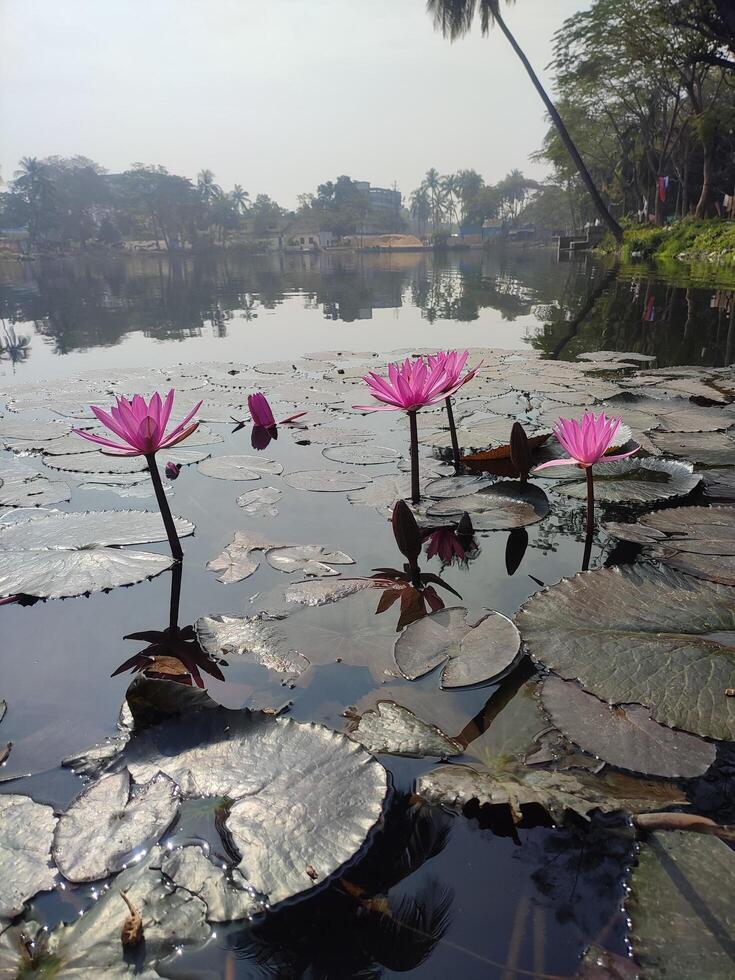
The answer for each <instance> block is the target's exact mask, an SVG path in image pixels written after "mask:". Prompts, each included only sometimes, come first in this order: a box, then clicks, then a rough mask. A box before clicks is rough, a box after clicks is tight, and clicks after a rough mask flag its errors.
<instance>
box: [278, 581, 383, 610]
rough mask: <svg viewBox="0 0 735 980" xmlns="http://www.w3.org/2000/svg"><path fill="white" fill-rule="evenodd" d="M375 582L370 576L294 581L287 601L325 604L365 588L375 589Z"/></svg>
mask: <svg viewBox="0 0 735 980" xmlns="http://www.w3.org/2000/svg"><path fill="white" fill-rule="evenodd" d="M375 584H376V583H375V582H374V581H373V580H372V579H369V578H346V579H340V580H339V581H338V582H324V581H318V580H317V581H312V582H294V584H293V585H289V587H288V588H287V589H286V593H285V594H286V602H298V603H300V604H301V605H303V606H324V605H326V604H327V603H329V602H338V601H339V600H340V599H346V598H347V597H348V596H351V595H355V593H357V592H362V591H363V589H373V588H375Z"/></svg>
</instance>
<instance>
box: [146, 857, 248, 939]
mask: <svg viewBox="0 0 735 980" xmlns="http://www.w3.org/2000/svg"><path fill="white" fill-rule="evenodd" d="M161 870H162V871H163V873H164V874H165V875H166V876H167V877H168V878H170V879H171V880H172V881H173V882H174V883H175V884H176V885H178V887H179V888H185V889H186V890H187V891H188V892H191V893H192V894H193V895H196V896H197V897H198V898H200V899H201V900H202V901H203V902H204V904H205V905H206V906H207V921H208V922H234V921H237V920H238V919H246V918H250V917H251V916H253V915H256V914H257V913H258V912H262V911H263V903H262V901H260V900H259V899H258V896H257V894H255V893H254V891H253V889H252V888H250V887H249V886H248V883H247V881H246V880H245V878H243V876H242V875H241V874H240V872H239V871H238V870H237V868H235V869H234V871H232V872H231V873H230V874H227V873H225V872H224V871H223V870H222V868H220V867H218V866H217V865H215V864H213V863H212V862H211V861H210V860H209V858H208V857H207V856H206V855H205V853H204V851H203V849H202V848H201V847H199V846H198V845H196V844H193V845H189V846H188V847H177V848H175V849H174V850H172V851H167V852H166V853H165V855H164V857H163V860H162V861H161Z"/></svg>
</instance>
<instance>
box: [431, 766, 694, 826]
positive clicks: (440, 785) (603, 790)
mask: <svg viewBox="0 0 735 980" xmlns="http://www.w3.org/2000/svg"><path fill="white" fill-rule="evenodd" d="M417 792H418V793H419V795H420V796H422V797H423V798H424V799H425V800H427V802H429V803H440V804H443V805H444V806H448V807H451V808H459V809H460V810H461V809H462V807H464V806H465V805H466V804H467V803H470V802H471V801H472V800H477V801H478V802H479V803H480V805H482V804H490V805H492V806H496V805H498V804H500V805H503V806H508V807H509V808H510V812H511V816H512V817H513V820H514V822H515V823H520V822H521V820H522V819H523V811H522V807H524V806H528V805H529V804H536V805H538V806H541V807H543V809H544V810H546V811H547V812H548V813H549V815H550V816H551V817H552V818H553V819H554V820H555V821H557V822H561V821H562V820H563V818H564V815H565V813H566V812H567V811H571V812H572V813H577V814H578V815H579V816H582V817H586V816H588V815H589V814H590V813H591V812H592V811H593V810H598V809H599V810H603V811H606V812H610V811H615V810H626V811H629V812H631V813H638V812H640V811H642V810H652V809H659V808H660V807H662V806H671V805H674V804H685V803H686V797H685V796H684V795H683V794H682V793H681V792H680V791H679V790H678V789H677V788H676V787H675V786H671V784H666V783H652V782H650V781H647V780H642V779H634V778H633V777H631V776H624V775H622V774H621V773H615V774H610V775H609V776H607V777H602V776H596V775H593V774H592V773H588V772H585V771H584V770H578V771H575V772H574V773H572V772H561V771H559V770H554V771H553V772H552V771H549V770H545V769H529V768H527V767H525V766H522V765H521V764H520V763H509V764H507V765H499V766H498V767H497V768H495V769H493V770H490V769H474V768H472V767H471V766H465V765H451V764H450V765H444V766H438V767H437V768H436V769H432V770H431V771H430V772H428V773H426V775H424V776H421V777H419V780H418V786H417Z"/></svg>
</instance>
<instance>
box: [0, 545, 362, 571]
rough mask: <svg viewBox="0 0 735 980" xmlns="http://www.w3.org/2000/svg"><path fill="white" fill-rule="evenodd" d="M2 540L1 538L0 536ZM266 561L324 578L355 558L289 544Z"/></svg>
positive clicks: (272, 551) (271, 552)
mask: <svg viewBox="0 0 735 980" xmlns="http://www.w3.org/2000/svg"><path fill="white" fill-rule="evenodd" d="M0 541H2V538H0ZM265 557H266V561H267V562H268V564H269V565H270V566H271V568H275V569H277V570H278V571H279V572H287V573H289V574H290V573H293V572H301V574H302V575H306V576H312V577H314V578H324V577H326V576H328V575H339V571H338V570H337V569H336V568H332V567H331V566H332V565H354V564H355V560H354V559H353V558H350V556H349V555H346V554H345V553H344V551H328V550H327V549H326V548H324V547H322V545H320V544H301V545H291V546H286V547H281V548H270V549H269V550H268V551H267V552H266V554H265Z"/></svg>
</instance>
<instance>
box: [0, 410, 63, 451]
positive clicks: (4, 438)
mask: <svg viewBox="0 0 735 980" xmlns="http://www.w3.org/2000/svg"><path fill="white" fill-rule="evenodd" d="M69 432H71V426H70V425H68V424H66V423H64V422H37V421H35V420H33V419H24V418H12V417H10V416H8V415H6V416H5V417H4V418H0V442H2V443H4V444H5V445H6V446H7V445H11V446H12V445H13V444H14V443H15V442H24V443H26V444H27V447H28V448H29V449H42V448H43V447H44V446H45V445H46V443H47V442H51V441H52V440H54V439H61V437H62V436H65V435H68V433H69Z"/></svg>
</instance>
